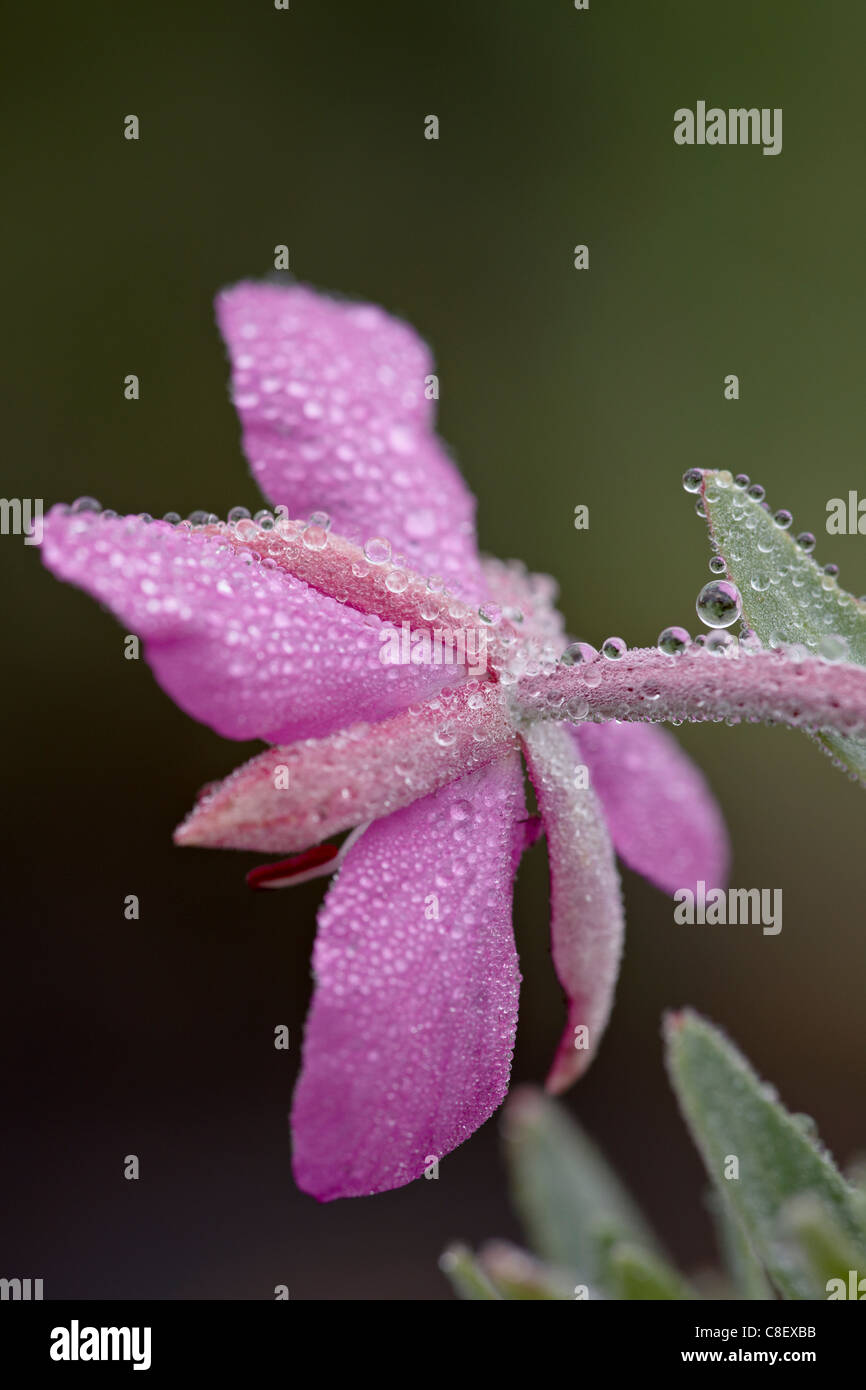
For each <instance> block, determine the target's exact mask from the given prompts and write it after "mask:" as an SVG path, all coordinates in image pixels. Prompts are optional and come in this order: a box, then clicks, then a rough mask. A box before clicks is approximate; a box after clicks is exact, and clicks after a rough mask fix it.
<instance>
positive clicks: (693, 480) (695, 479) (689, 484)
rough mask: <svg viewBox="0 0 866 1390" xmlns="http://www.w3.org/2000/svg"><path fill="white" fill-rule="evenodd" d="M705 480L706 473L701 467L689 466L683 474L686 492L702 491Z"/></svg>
mask: <svg viewBox="0 0 866 1390" xmlns="http://www.w3.org/2000/svg"><path fill="white" fill-rule="evenodd" d="M703 481H704V475H703V471H702V469H700V468H689V469H688V470H687V471H686V472H685V473H684V474H683V487H684V488H685V490H686V492H700V490H701V484H702V482H703Z"/></svg>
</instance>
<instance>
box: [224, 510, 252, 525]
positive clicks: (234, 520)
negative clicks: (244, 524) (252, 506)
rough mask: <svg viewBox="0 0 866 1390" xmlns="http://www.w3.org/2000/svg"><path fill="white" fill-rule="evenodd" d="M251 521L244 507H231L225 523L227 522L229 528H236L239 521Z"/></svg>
mask: <svg viewBox="0 0 866 1390" xmlns="http://www.w3.org/2000/svg"><path fill="white" fill-rule="evenodd" d="M251 520H252V517H251V516H250V513H249V511H248V510H247V508H246V507H232V509H231V511H230V512H229V514H228V516H227V517H226V521H227V522H228V524H229V526H237V524H238V522H239V521H251Z"/></svg>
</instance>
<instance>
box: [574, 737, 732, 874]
mask: <svg viewBox="0 0 866 1390" xmlns="http://www.w3.org/2000/svg"><path fill="white" fill-rule="evenodd" d="M570 727H571V728H572V732H573V735H574V738H575V742H576V744H577V745H578V746H579V749H580V752H581V754H582V755H583V759H584V762H585V763H586V764H587V767H588V768H589V776H590V784H591V785H592V787H593V788H594V789H595V791H596V793H597V795H598V797H599V798H600V800H601V803H602V806H603V808H604V814H605V818H606V820H607V825H608V829H609V830H610V833H611V836H612V838H613V843H614V847H615V849H616V852H617V854H619V855H620V857H621V858H622V859H624V860H625V862H626V864H628V866H629V868H630V869H634V870H636V872H637V873H639V874H643V875H644V877H645V878H648V879H649V880H650V882H651V883H654V884H656V886H657V887H658V888H661V889H662V891H663V892H665V893H675V892H676V891H677V889H678V888H690V889H691V890H692V892H694V890H695V884H696V883H697V881H698V880H699V879H703V881H704V883H705V884H706V885H707V887H713V888H721V887H724V886H725V884H726V882H727V871H728V837H727V832H726V830H725V823H724V820H723V819H722V814H721V811H720V810H719V808H718V806H717V804H716V801H715V799H714V797H713V795H712V793H711V792H710V789H709V787H708V786H707V783H706V780H705V778H704V776H703V774H702V773H701V772H700V771H699V770H698V768H697V767H696V766H695V764H694V763H693V762H692V760H691V758H689V757H687V756H686V754H685V753H684V752H683V750H682V748H681V747H680V745H679V744H678V743H677V741H676V739H675V738H674V736H673V734H669V733H668V732H667V730H665V729H659V728H654V727H653V726H652V725H651V724H617V723H610V724H590V723H583V724H581V725H580V727H579V730H578V729H576V728H574V726H570Z"/></svg>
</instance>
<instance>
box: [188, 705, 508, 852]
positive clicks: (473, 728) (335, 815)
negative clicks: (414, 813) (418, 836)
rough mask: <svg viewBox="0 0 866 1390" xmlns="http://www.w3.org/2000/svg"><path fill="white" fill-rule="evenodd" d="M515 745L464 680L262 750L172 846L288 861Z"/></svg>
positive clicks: (210, 795)
mask: <svg viewBox="0 0 866 1390" xmlns="http://www.w3.org/2000/svg"><path fill="white" fill-rule="evenodd" d="M515 746H516V740H515V735H514V732H513V730H512V727H511V723H510V720H509V717H508V710H507V707H506V704H505V699H504V696H503V694H502V691H501V689H500V688H499V687H498V686H495V685H493V684H491V683H490V682H484V681H475V682H472V681H467V682H466V684H464V685H461V686H457V687H455V688H454V689H453V690H452V689H449V688H445V689H443V690H441V691H440V692H439V693H438V694H437V695H436V696H434V697H433V698H432V699H431V700H428V701H426V702H425V703H424V704H422V705H417V706H410V707H409V709H408V710H406V711H404V712H402V713H400V714H396V715H394V716H392V718H390V719H386V720H383V721H382V722H381V723H378V724H356V725H353V726H352V727H351V728H349V729H346V730H344V731H341V732H340V733H337V734H332V735H330V736H329V737H328V738H324V739H310V740H306V741H304V742H301V743H296V744H293V745H291V746H289V747H277V748H268V749H267V750H266V751H265V752H264V753H259V754H258V755H257V756H256V757H254V758H252V759H251V760H250V761H249V762H248V763H245V764H244V765H243V766H242V767H239V768H237V769H236V770H235V771H234V772H233V773H232V774H231V776H229V777H227V778H226V779H225V781H223V782H219V783H215V784H212V785H211V786H209V787H207V788H206V789H205V791H204V792H203V794H202V796H201V799H200V800H199V802H198V803H197V805H196V806H195V807H194V808H193V810H192V811H191V812H190V814H189V816H188V817H187V819H186V820H185V821H184V823H183V825H181V826H179V827H178V829H177V830H176V831H175V841H176V843H177V844H179V845H196V846H203V847H206V848H210V849H246V850H258V851H259V852H261V853H263V854H293V853H296V852H298V851H301V850H305V849H307V848H308V847H309V846H310V845H312V844H317V843H318V842H319V841H321V840H324V839H325V838H326V837H328V836H330V835H336V834H338V833H339V832H340V831H341V830H346V829H349V828H350V827H352V826H356V825H360V824H361V823H362V822H364V821H368V820H374V819H376V818H378V817H381V816H387V815H390V813H391V812H392V811H395V810H397V809H398V808H399V807H401V806H408V805H409V804H410V802H412V801H415V800H416V799H417V798H418V797H423V796H426V795H427V794H428V793H429V792H432V791H435V790H436V789H438V788H439V787H443V786H445V785H446V784H447V783H449V782H453V781H454V780H455V779H456V778H459V777H461V776H462V775H463V773H466V772H471V771H473V770H475V769H477V768H480V767H483V766H484V765H485V764H487V763H489V762H491V761H492V760H494V759H496V758H500V757H502V756H503V755H504V754H507V753H508V752H509V750H511V749H513V748H514V747H515Z"/></svg>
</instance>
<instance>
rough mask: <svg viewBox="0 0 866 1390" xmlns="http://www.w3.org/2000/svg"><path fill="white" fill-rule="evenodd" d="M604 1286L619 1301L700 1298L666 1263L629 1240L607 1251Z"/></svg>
mask: <svg viewBox="0 0 866 1390" xmlns="http://www.w3.org/2000/svg"><path fill="white" fill-rule="evenodd" d="M604 1284H605V1288H606V1289H607V1290H608V1292H609V1294H610V1297H611V1298H618V1299H629V1300H633V1299H653V1300H655V1301H659V1300H664V1301H669V1300H671V1299H683V1298H687V1299H693V1298H695V1297H696V1296H697V1295H696V1294H695V1293H694V1291H693V1290H691V1289H690V1288H689V1287H688V1285H687V1284H686V1282H685V1280H683V1279H681V1278H680V1276H679V1275H678V1274H677V1273H676V1271H674V1270H672V1269H671V1267H670V1266H669V1265H668V1264H666V1263H665V1262H664V1261H663V1260H660V1259H659V1258H658V1257H657V1256H656V1255H653V1254H652V1253H651V1252H650V1251H648V1250H645V1249H643V1248H642V1247H641V1246H638V1245H629V1244H628V1242H626V1241H621V1242H620V1243H619V1244H618V1245H614V1246H613V1247H612V1248H611V1250H610V1251H609V1252H608V1257H607V1272H606V1275H605V1280H604Z"/></svg>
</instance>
